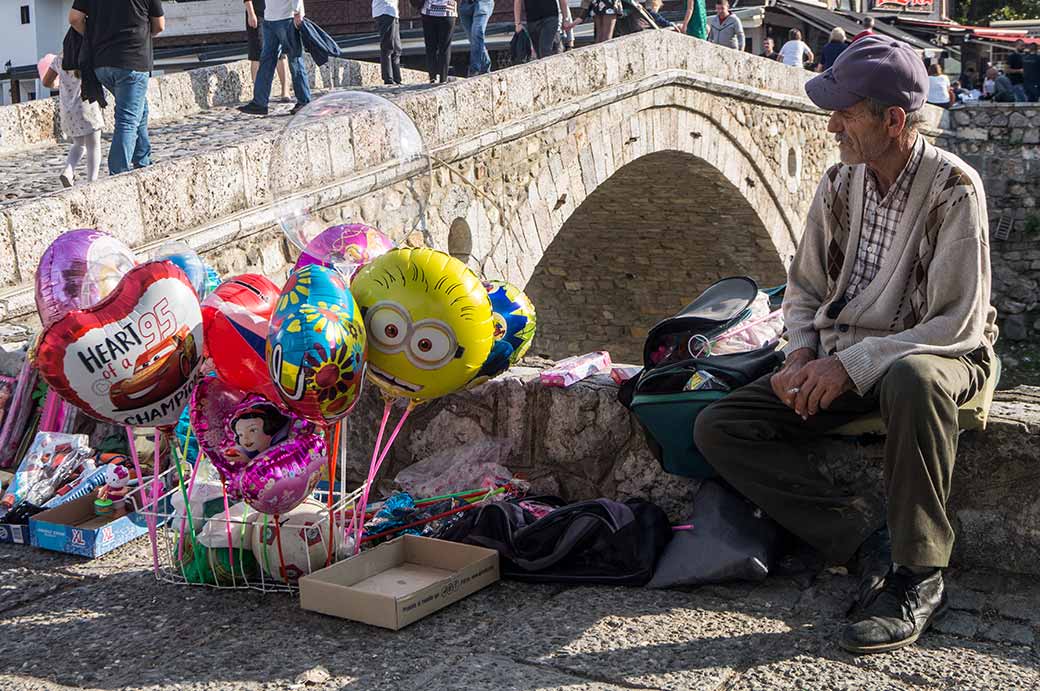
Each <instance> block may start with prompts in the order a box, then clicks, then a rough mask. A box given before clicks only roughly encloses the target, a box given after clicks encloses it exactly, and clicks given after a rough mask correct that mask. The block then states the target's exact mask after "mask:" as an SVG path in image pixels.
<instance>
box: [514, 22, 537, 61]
mask: <svg viewBox="0 0 1040 691" xmlns="http://www.w3.org/2000/svg"><path fill="white" fill-rule="evenodd" d="M509 55H510V57H511V58H512V64H514V65H522V64H523V63H525V62H530V61H531V60H534V42H533V41H531V34H529V33H527V29H520V31H517V32H516V33H515V34H513V38H512V40H510V41H509Z"/></svg>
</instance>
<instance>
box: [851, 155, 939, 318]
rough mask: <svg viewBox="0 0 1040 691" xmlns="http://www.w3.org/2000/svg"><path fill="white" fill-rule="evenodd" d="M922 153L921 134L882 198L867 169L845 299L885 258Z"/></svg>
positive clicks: (869, 278) (867, 280)
mask: <svg viewBox="0 0 1040 691" xmlns="http://www.w3.org/2000/svg"><path fill="white" fill-rule="evenodd" d="M923 155H924V138H923V137H920V136H919V137H918V138H917V143H916V144H915V145H914V151H913V153H912V154H910V160H909V161H907V162H906V167H905V168H903V172H902V173H900V174H899V177H897V178H896V181H895V183H894V184H893V185H892V187H891V188H890V189H889V190H888V194H886V195H885V198H884V199H880V198H879V195H878V188H877V179H876V178H875V177H874V173H872V172H871V171H870V170H867V176H866V189H865V190H864V195H863V199H864V204H863V230H862V232H861V233H860V236H859V247H858V248H857V249H856V262H855V263H854V264H853V265H852V275H851V276H849V286H848V288H846V289H845V299H846V301H848V300H851V299H852V298H854V297H856V296H857V295H858V294H859V293H861V292H863V291H864V290H865V289H866V287H867V286H868V285H870V282H871V281H873V280H874V277H875V276H877V273H878V270H879V269H880V268H881V262H883V261H884V260H885V255H886V254H887V253H888V250H889V249H890V248H891V247H892V239H893V238H894V237H895V236H896V229H897V227H898V226H899V219H900V218H901V217H902V215H903V211H905V210H906V202H907V200H909V199H910V185H911V184H912V183H913V181H914V176H915V175H917V168H918V167H919V166H920V165H921V157H922V156H923Z"/></svg>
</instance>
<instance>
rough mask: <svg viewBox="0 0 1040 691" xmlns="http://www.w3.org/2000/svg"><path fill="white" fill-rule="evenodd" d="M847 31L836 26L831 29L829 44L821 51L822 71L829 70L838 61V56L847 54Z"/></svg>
mask: <svg viewBox="0 0 1040 691" xmlns="http://www.w3.org/2000/svg"><path fill="white" fill-rule="evenodd" d="M846 38H847V37H846V36H845V30H844V29H842V28H841V27H840V26H836V27H834V28H833V29H831V35H830V39H829V40H828V41H827V44H826V45H825V46H824V47H823V50H822V51H820V71H821V72H822V71H823V70H829V69H830V68H831V65H833V64H834V61H835V60H837V59H838V56H839V55H841V54H842V53H844V52H845V49H846V48H848V44H847V43H846V42H845V41H846Z"/></svg>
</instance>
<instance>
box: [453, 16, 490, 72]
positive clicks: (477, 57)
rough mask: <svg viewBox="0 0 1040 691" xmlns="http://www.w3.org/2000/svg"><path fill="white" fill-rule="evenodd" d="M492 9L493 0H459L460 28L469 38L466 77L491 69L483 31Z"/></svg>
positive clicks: (485, 28)
mask: <svg viewBox="0 0 1040 691" xmlns="http://www.w3.org/2000/svg"><path fill="white" fill-rule="evenodd" d="M494 11H495V0H461V2H460V3H459V21H461V22H462V28H463V30H464V31H465V32H466V36H467V37H468V38H469V69H468V70H467V71H466V76H467V77H473V76H476V75H478V74H486V73H487V72H490V71H491V56H490V55H488V50H487V45H486V44H485V42H484V33H485V32H486V31H487V25H488V20H489V19H491V13H492V12H494Z"/></svg>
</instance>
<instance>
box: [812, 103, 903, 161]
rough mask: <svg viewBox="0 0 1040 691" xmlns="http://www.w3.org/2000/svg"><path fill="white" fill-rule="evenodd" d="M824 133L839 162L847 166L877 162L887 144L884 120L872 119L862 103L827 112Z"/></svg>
mask: <svg viewBox="0 0 1040 691" xmlns="http://www.w3.org/2000/svg"><path fill="white" fill-rule="evenodd" d="M827 131H828V132H831V133H832V134H834V138H835V140H837V142H838V149H839V151H840V153H841V162H842V163H844V164H845V165H849V166H854V165H858V164H860V163H866V162H867V161H875V160H877V159H878V158H880V157H881V155H882V154H883V153H884V152H885V150H886V149H887V148H888V146H889V144H890V143H891V138H890V137H889V136H888V132H887V131H886V128H885V122H884V120H883V119H881V118H877V117H875V116H874V114H873V113H871V112H870V108H869V107H868V106H867V104H866V102H865V101H860V102H859V103H857V104H856V105H854V106H852V107H851V108H847V109H845V110H836V111H834V112H833V113H831V119H830V121H829V122H828V123H827Z"/></svg>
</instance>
